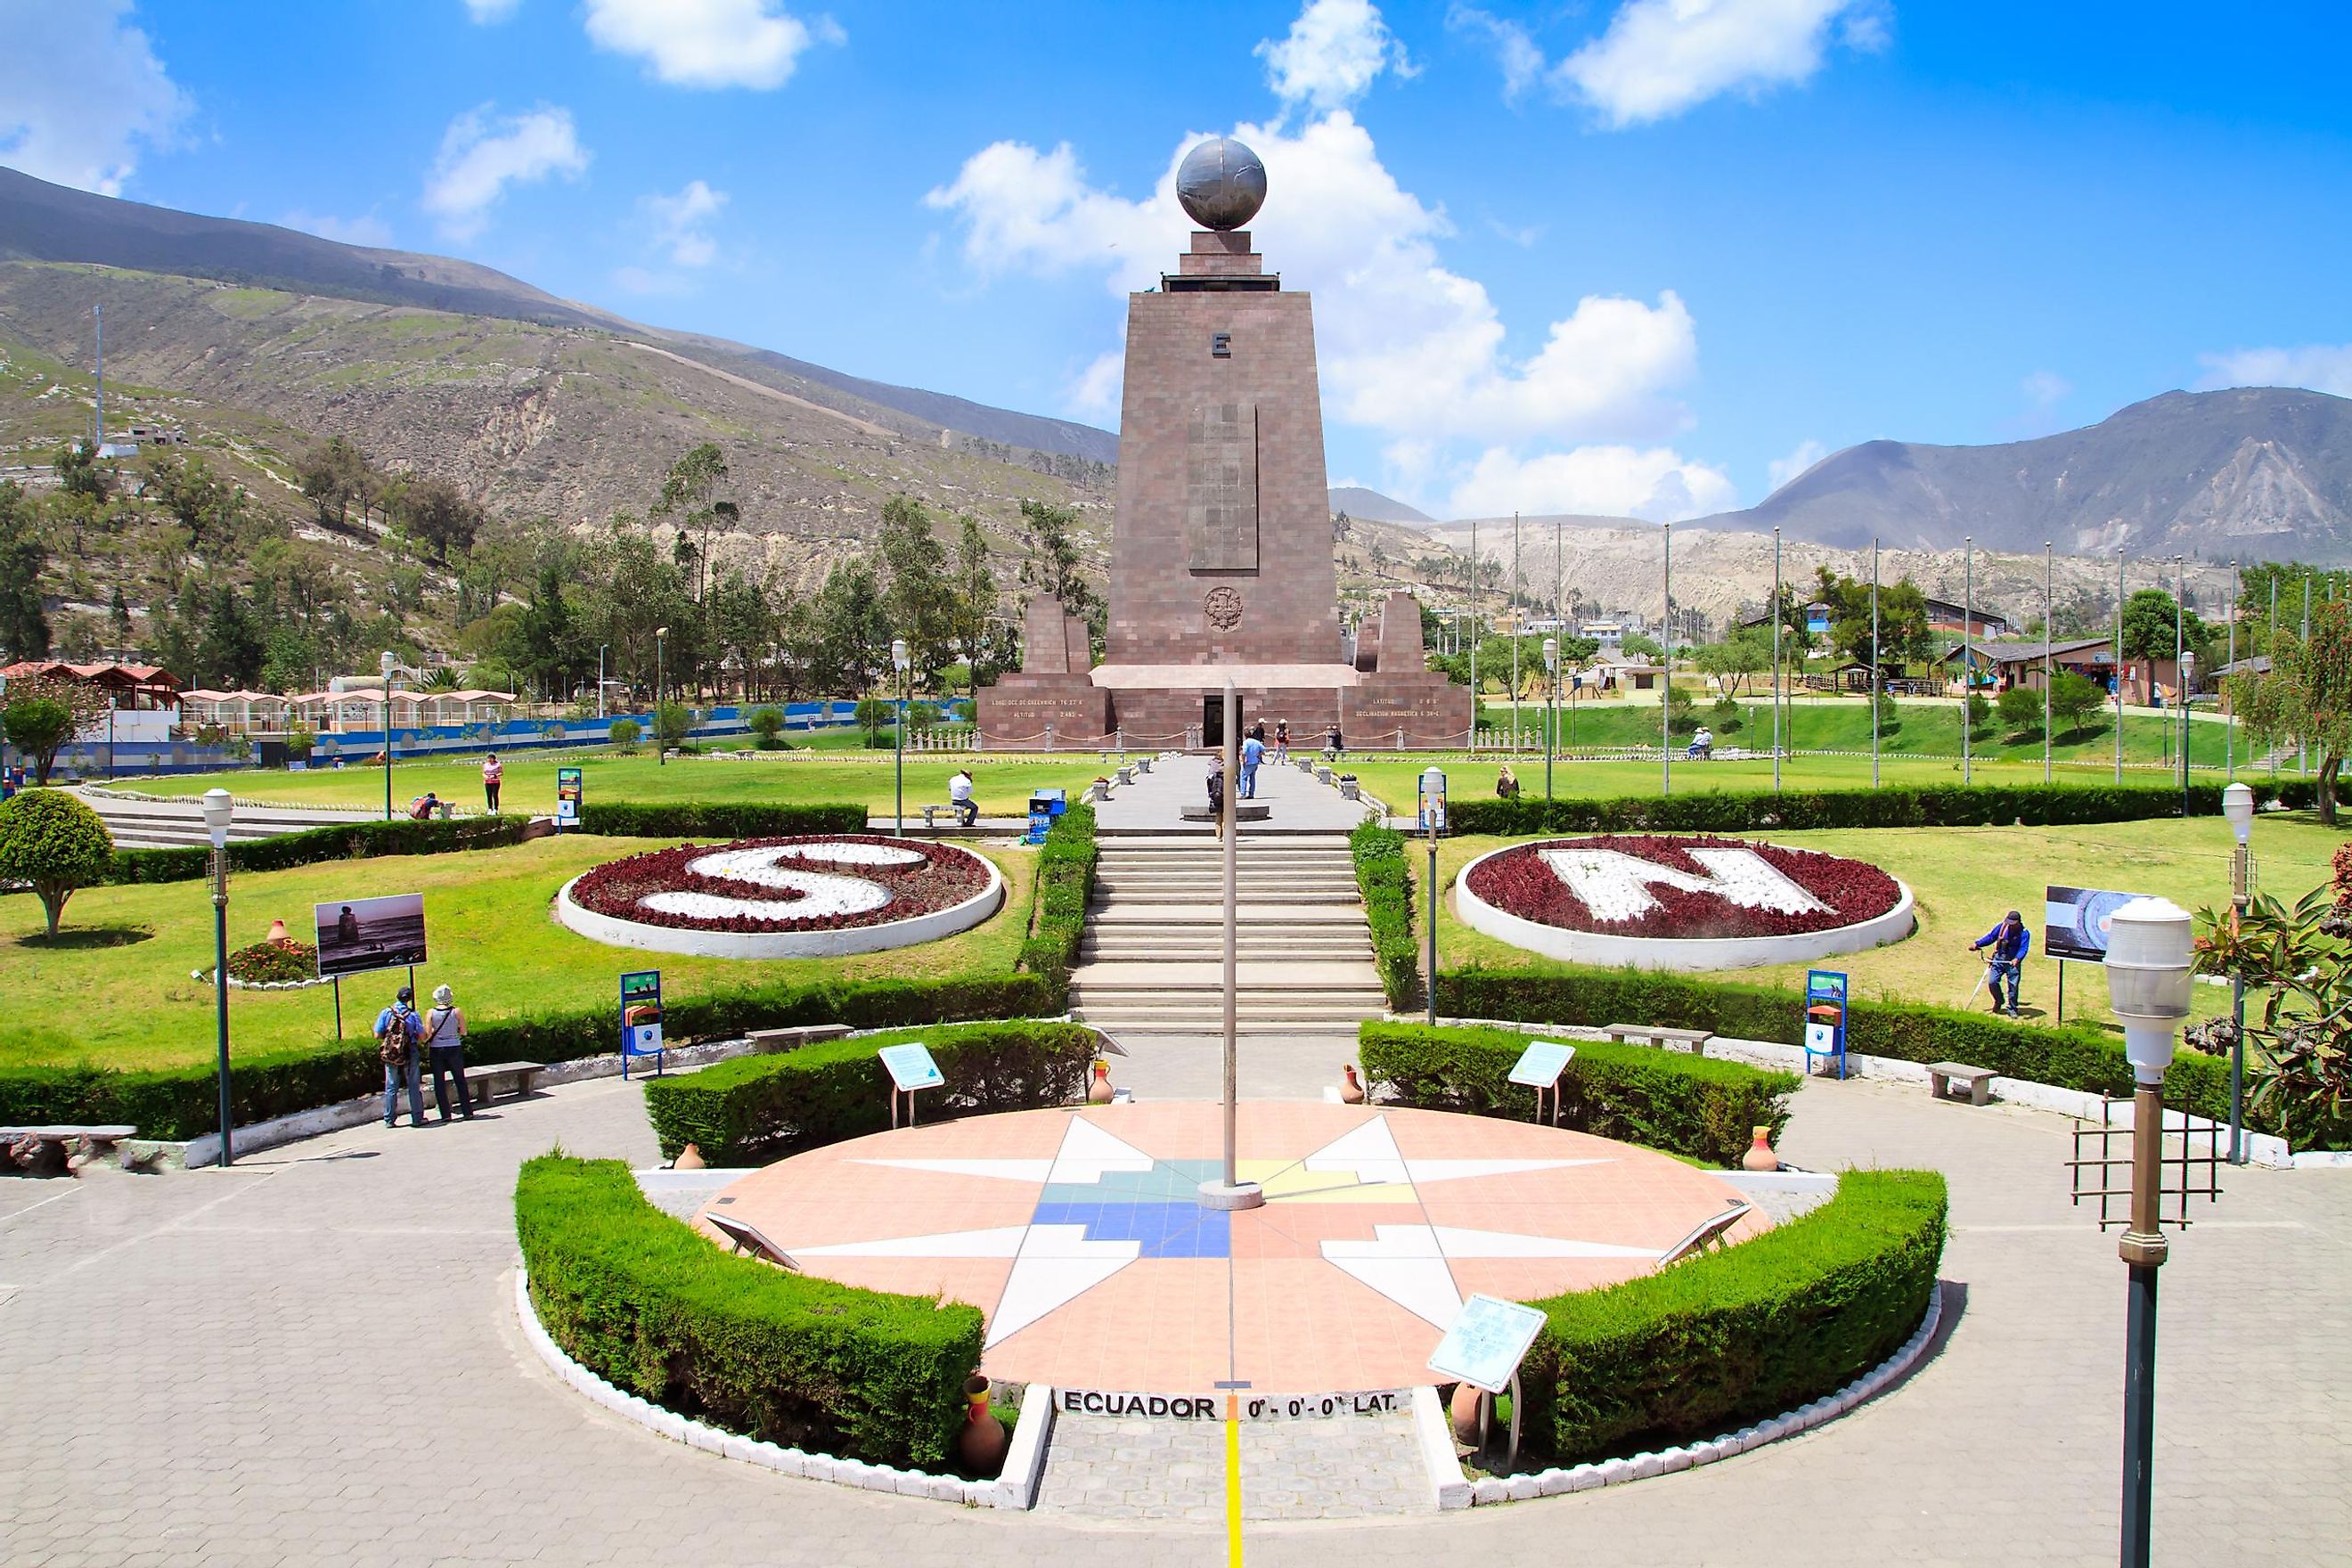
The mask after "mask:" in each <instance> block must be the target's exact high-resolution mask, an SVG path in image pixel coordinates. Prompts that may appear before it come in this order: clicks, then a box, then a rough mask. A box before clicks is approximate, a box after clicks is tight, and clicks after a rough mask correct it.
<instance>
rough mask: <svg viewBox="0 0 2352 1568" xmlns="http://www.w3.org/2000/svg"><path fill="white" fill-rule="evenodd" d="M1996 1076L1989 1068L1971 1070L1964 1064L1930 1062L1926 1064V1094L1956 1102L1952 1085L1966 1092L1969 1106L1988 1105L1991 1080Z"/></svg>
mask: <svg viewBox="0 0 2352 1568" xmlns="http://www.w3.org/2000/svg"><path fill="white" fill-rule="evenodd" d="M1995 1076H1996V1075H1995V1074H1994V1072H1993V1070H1992V1069H1991V1068H1972V1067H1969V1066H1968V1065H1967V1064H1966V1063H1964V1062H1930V1063H1928V1064H1927V1092H1928V1093H1929V1094H1932V1095H1934V1096H1935V1097H1936V1098H1937V1100H1958V1099H1959V1098H1960V1097H1959V1096H1958V1095H1957V1094H1954V1093H1953V1092H1952V1085H1954V1084H1956V1083H1957V1084H1958V1085H1959V1086H1960V1087H1961V1088H1963V1089H1967V1090H1968V1094H1969V1104H1970V1105H1988V1104H1990V1103H1991V1101H1992V1080H1993V1079H1994V1077H1995Z"/></svg>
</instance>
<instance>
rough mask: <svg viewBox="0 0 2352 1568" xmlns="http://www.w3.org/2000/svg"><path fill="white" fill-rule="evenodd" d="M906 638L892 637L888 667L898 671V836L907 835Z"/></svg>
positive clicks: (895, 741) (895, 734)
mask: <svg viewBox="0 0 2352 1568" xmlns="http://www.w3.org/2000/svg"><path fill="white" fill-rule="evenodd" d="M907 665H908V658H907V639H906V638H905V637H892V638H891V639H890V668H893V669H895V670H897V671H898V722H897V723H895V724H893V725H891V726H890V736H891V742H892V745H891V750H892V751H893V752H896V753H897V756H896V757H895V759H894V761H893V764H892V765H893V767H894V768H895V770H896V784H895V785H894V788H895V791H896V794H897V798H898V806H897V811H898V826H896V827H894V828H892V829H891V830H890V831H891V835H892V837H898V838H904V837H907Z"/></svg>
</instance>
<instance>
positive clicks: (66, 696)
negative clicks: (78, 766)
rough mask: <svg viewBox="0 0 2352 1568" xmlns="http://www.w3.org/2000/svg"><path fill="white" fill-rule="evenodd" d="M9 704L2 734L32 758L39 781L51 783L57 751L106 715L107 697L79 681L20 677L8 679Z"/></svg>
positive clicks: (0, 722) (0, 712)
mask: <svg viewBox="0 0 2352 1568" xmlns="http://www.w3.org/2000/svg"><path fill="white" fill-rule="evenodd" d="M7 702H8V705H7V707H6V708H5V709H0V733H5V735H6V736H7V737H8V743H9V744H10V745H12V746H14V747H16V750H17V751H19V752H23V753H24V754H25V755H26V757H28V758H29V759H31V761H32V763H33V777H34V779H35V781H36V782H37V783H40V784H47V783H48V782H49V770H50V769H51V768H53V767H55V766H56V765H57V761H58V752H59V751H61V750H62V749H64V746H65V743H66V742H68V741H70V740H72V739H73V738H74V736H75V735H77V734H79V732H80V731H84V730H87V729H89V727H90V726H91V725H92V724H94V723H96V722H97V721H99V720H100V719H102V718H104V717H105V715H106V708H107V702H106V698H105V696H104V695H103V694H102V693H101V692H100V690H99V689H98V688H97V687H95V686H92V685H90V684H89V683H88V682H87V681H80V680H52V679H49V678H48V677H47V676H39V675H34V676H18V677H16V679H12V680H10V681H9V682H8V694H7Z"/></svg>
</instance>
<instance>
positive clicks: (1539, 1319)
mask: <svg viewBox="0 0 2352 1568" xmlns="http://www.w3.org/2000/svg"><path fill="white" fill-rule="evenodd" d="M1543 1326H1544V1315H1543V1313H1541V1312H1539V1311H1538V1310H1536V1309H1535V1308H1533V1307H1528V1306H1522V1305H1521V1304H1520V1303H1518V1302H1517V1301H1506V1300H1502V1299H1501V1298H1500V1297H1497V1296H1486V1295H1477V1296H1473V1297H1471V1298H1470V1299H1469V1300H1466V1301H1465V1302H1463V1303H1462V1310H1461V1311H1460V1312H1459V1313H1458V1314H1456V1315H1455V1317H1454V1323H1453V1326H1452V1327H1451V1328H1449V1329H1447V1330H1446V1331H1445V1337H1444V1339H1442V1340H1440V1341H1438V1342H1437V1348H1436V1349H1435V1350H1433V1351H1432V1352H1430V1354H1429V1370H1430V1371H1432V1372H1433V1373H1436V1374H1437V1375H1438V1376H1439V1378H1441V1379H1445V1380H1451V1381H1453V1382H1455V1383H1466V1384H1469V1385H1470V1386H1471V1387H1473V1388H1475V1389H1476V1390H1478V1391H1479V1393H1480V1394H1483V1395H1484V1397H1483V1398H1481V1399H1480V1400H1479V1401H1478V1437H1479V1444H1478V1446H1479V1447H1481V1448H1484V1447H1486V1424H1487V1422H1488V1421H1489V1420H1490V1419H1491V1418H1492V1416H1493V1415H1494V1410H1495V1395H1496V1394H1500V1393H1502V1392H1503V1390H1505V1389H1509V1390H1510V1391H1511V1447H1510V1451H1509V1453H1508V1454H1507V1455H1506V1456H1505V1458H1504V1461H1503V1465H1504V1468H1506V1469H1509V1468H1512V1467H1514V1466H1516V1465H1517V1464H1518V1462H1519V1418H1520V1415H1521V1413H1522V1412H1523V1411H1525V1410H1526V1408H1527V1403H1528V1402H1527V1401H1526V1400H1525V1399H1524V1398H1522V1397H1521V1396H1520V1393H1519V1363H1521V1362H1522V1361H1524V1360H1526V1359H1527V1354H1528V1347H1529V1346H1530V1345H1533V1344H1534V1343H1535V1342H1536V1335H1537V1334H1538V1332H1539V1331H1541V1330H1542V1328H1543Z"/></svg>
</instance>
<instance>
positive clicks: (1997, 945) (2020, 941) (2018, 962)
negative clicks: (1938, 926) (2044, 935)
mask: <svg viewBox="0 0 2352 1568" xmlns="http://www.w3.org/2000/svg"><path fill="white" fill-rule="evenodd" d="M2032 947H2033V932H2032V930H2031V929H2030V928H2029V927H2028V926H2027V925H2026V923H2025V920H2024V917H2023V916H2021V915H2020V914H2019V913H2018V912H2017V911H2016V910H2010V911H2009V913H2007V914H2006V915H2003V916H2002V917H2001V919H2000V924H1999V925H1996V926H1994V927H1993V928H1992V930H1990V931H1987V932H1985V933H1984V935H1982V936H1980V937H1979V938H1977V939H1976V941H1974V942H1970V943H1969V952H1979V951H1980V950H1982V949H1986V948H1990V949H1991V952H1990V954H1989V955H1988V959H1987V963H1986V965H1985V969H1986V973H1987V974H1988V975H1989V976H1990V979H1991V981H1992V1010H1993V1011H1994V1012H1996V1013H2006V1014H2008V1015H2009V1016H2011V1017H2012V1018H2014V1017H2016V1016H2017V982H2018V977H2019V975H2020V973H2021V972H2022V971H2023V970H2024V967H2025V955H2026V953H2027V952H2031V951H2032ZM2004 985H2006V986H2007V987H2008V990H2009V1000H2008V1002H2007V1003H2006V1005H2004V1004H2003V1002H2002V1000H2001V988H2002V987H2003V986H2004Z"/></svg>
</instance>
